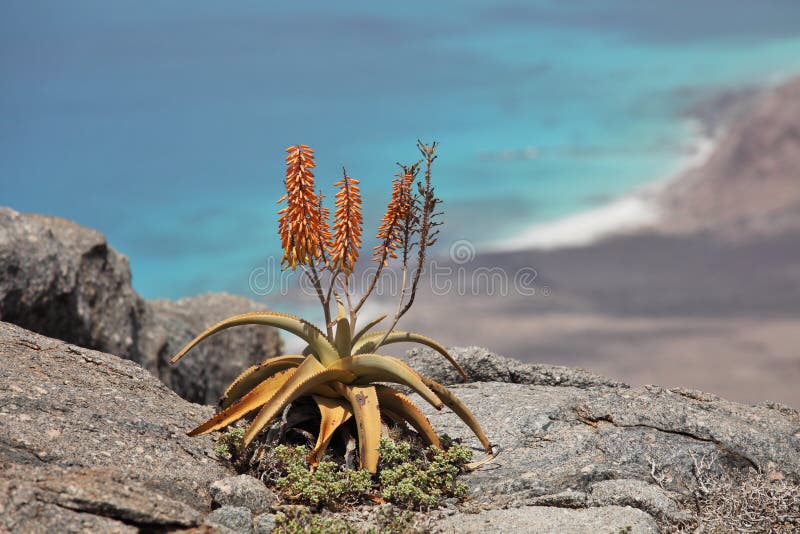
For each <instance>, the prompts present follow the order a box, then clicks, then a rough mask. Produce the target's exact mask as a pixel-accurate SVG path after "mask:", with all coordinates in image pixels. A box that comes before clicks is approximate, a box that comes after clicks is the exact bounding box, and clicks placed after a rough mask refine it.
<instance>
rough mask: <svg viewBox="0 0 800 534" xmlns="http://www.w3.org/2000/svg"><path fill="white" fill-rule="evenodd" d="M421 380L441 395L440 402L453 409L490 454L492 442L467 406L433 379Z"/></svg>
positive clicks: (423, 378)
mask: <svg viewBox="0 0 800 534" xmlns="http://www.w3.org/2000/svg"><path fill="white" fill-rule="evenodd" d="M422 381H423V382H424V383H425V385H426V386H428V387H429V388H431V389H432V390H433V391H434V392H436V394H437V395H439V397H441V399H442V402H444V403H445V404H446V405H447V407H448V408H450V409H451V410H453V412H454V413H455V414H456V415H457V416H458V417H459V418H461V420H462V421H464V422H465V423H466V424H467V426H468V427H469V428H470V430H472V432H473V433H474V434H475V436H477V438H478V439H479V440H480V442H481V445H483V448H484V449H485V450H486V453H487V454H492V444H491V443H489V439H488V438H487V437H486V434H484V433H483V429H482V428H481V425H480V423H478V420H477V419H475V416H474V415H472V412H471V411H470V410H469V408H467V406H466V405H465V404H464V403H463V402H461V400H460V399H459V398H458V397H456V396H455V395H453V393H452V392H451V391H450V390H449V389H447V388H446V387H444V386H443V385H441V384H440V383H438V382H436V381H435V380H431V379H430V378H427V377H422Z"/></svg>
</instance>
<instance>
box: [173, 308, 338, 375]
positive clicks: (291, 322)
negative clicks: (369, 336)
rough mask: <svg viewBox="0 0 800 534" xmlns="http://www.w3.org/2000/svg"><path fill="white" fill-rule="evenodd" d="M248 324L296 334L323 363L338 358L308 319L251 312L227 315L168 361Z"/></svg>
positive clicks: (322, 335)
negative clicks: (230, 329) (207, 339)
mask: <svg viewBox="0 0 800 534" xmlns="http://www.w3.org/2000/svg"><path fill="white" fill-rule="evenodd" d="M249 324H260V325H267V326H273V327H275V328H280V329H282V330H286V331H287V332H289V333H292V334H294V335H296V336H298V337H299V338H301V339H302V340H303V341H305V342H306V343H308V345H309V346H310V347H311V349H312V351H313V352H314V354H315V355H316V357H317V358H319V360H320V361H321V362H322V363H323V364H325V365H328V364H330V363H332V362H334V361H336V360H337V359H338V354H337V353H336V349H335V348H334V347H333V345H331V344H330V342H329V341H328V340H327V339H326V338H325V334H323V333H322V332H321V331H320V330H319V328H317V327H316V326H314V325H313V324H311V323H309V322H308V321H305V320H303V319H301V318H299V317H295V316H294V315H289V314H287V313H277V312H252V313H243V314H241V315H235V316H233V317H229V318H227V319H224V320H222V321H220V322H218V323H217V324H215V325H213V326H211V327H209V328H208V329H206V330H205V331H204V332H203V333H202V334H200V335H199V336H197V337H196V338H194V339H193V340H192V341H190V342H189V343H188V344H187V345H186V346H185V347H183V349H181V351H180V352H179V353H178V354H176V355H175V357H174V358H172V360H170V363H173V364H174V363H175V362H177V361H178V360H180V359H181V358H183V356H184V355H186V353H187V352H189V351H190V350H192V349H193V348H194V347H195V346H196V345H197V344H198V343H200V342H201V341H203V340H204V339H206V338H207V337H209V336H212V335H214V334H216V333H217V332H221V331H222V330H226V329H228V328H231V327H234V326H242V325H249Z"/></svg>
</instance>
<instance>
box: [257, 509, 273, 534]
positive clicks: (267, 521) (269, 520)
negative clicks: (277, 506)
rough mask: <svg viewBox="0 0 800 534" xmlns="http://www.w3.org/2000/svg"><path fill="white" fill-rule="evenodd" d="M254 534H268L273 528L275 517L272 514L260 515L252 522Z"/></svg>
mask: <svg viewBox="0 0 800 534" xmlns="http://www.w3.org/2000/svg"><path fill="white" fill-rule="evenodd" d="M253 526H254V530H255V534H269V533H270V532H272V529H273V528H275V516H274V515H273V514H261V515H258V516H256V518H255V519H254V520H253Z"/></svg>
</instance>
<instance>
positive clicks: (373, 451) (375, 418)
mask: <svg viewBox="0 0 800 534" xmlns="http://www.w3.org/2000/svg"><path fill="white" fill-rule="evenodd" d="M344 390H345V396H346V397H347V400H348V401H350V407H351V408H352V410H353V416H354V417H355V420H356V428H357V429H358V447H359V450H358V452H359V456H360V457H361V468H362V469H366V470H367V471H369V472H370V473H375V472H377V471H378V445H379V444H380V441H381V430H382V427H381V412H380V406H379V405H378V394H377V393H376V392H375V387H373V386H345V387H344Z"/></svg>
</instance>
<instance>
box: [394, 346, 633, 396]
mask: <svg viewBox="0 0 800 534" xmlns="http://www.w3.org/2000/svg"><path fill="white" fill-rule="evenodd" d="M448 351H449V352H450V354H451V355H452V356H453V358H455V360H456V361H457V362H458V364H459V365H460V366H461V367H462V368H463V369H464V372H466V373H467V380H468V381H469V382H506V383H510V384H536V385H541V386H575V387H595V386H610V387H627V386H626V385H625V384H623V383H622V382H618V381H616V380H611V379H609V378H606V377H604V376H600V375H597V374H594V373H591V372H589V371H584V370H583V369H575V368H571V367H562V366H559V365H544V364H528V363H522V362H520V361H519V360H514V359H511V358H506V357H505V356H500V355H498V354H494V353H493V352H490V351H489V350H487V349H485V348H482V347H452V348H450V349H448ZM403 360H404V361H405V362H406V363H407V364H408V365H410V366H411V368H412V369H414V370H415V371H417V372H418V373H420V374H422V375H425V376H427V377H430V378H432V379H434V380H436V381H437V382H440V383H442V384H460V383H462V382H463V380H462V379H461V375H459V374H458V372H457V371H456V370H455V368H454V367H453V366H452V365H450V364H449V363H448V362H447V360H445V359H444V358H443V357H442V355H441V354H439V353H438V352H435V351H433V350H431V349H428V348H422V349H411V350H409V351H408V352H406V354H405V356H403Z"/></svg>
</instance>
